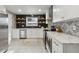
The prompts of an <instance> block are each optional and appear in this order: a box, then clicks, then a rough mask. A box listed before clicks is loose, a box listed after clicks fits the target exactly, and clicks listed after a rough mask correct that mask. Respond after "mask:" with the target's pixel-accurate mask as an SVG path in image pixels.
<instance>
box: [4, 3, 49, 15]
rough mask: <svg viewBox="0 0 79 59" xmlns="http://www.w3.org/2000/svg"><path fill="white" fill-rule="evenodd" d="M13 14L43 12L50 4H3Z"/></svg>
mask: <svg viewBox="0 0 79 59" xmlns="http://www.w3.org/2000/svg"><path fill="white" fill-rule="evenodd" d="M5 8H6V9H7V10H8V11H10V12H12V13H14V14H45V13H46V11H47V10H48V9H49V8H50V5H5Z"/></svg>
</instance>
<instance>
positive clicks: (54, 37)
mask: <svg viewBox="0 0 79 59" xmlns="http://www.w3.org/2000/svg"><path fill="white" fill-rule="evenodd" d="M47 40H48V41H46V43H47V42H49V43H52V45H51V46H50V44H48V43H47V44H46V47H47V50H48V51H49V52H52V53H79V37H76V36H72V35H69V34H66V33H61V32H52V31H47Z"/></svg>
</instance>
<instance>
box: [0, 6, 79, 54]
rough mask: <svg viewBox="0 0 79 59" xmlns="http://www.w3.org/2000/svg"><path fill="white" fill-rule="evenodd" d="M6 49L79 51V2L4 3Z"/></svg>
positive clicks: (10, 51) (25, 51)
mask: <svg viewBox="0 0 79 59" xmlns="http://www.w3.org/2000/svg"><path fill="white" fill-rule="evenodd" d="M0 8H2V10H4V9H6V11H1V10H0V11H1V13H2V14H8V24H9V25H8V46H9V47H8V50H7V51H6V53H79V14H78V10H79V6H77V5H76V6H74V5H71V6H70V5H4V6H1V7H0Z"/></svg>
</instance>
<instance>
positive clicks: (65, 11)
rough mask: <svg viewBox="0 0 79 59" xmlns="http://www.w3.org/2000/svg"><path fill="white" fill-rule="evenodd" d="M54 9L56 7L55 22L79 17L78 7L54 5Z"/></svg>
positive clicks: (54, 10)
mask: <svg viewBox="0 0 79 59" xmlns="http://www.w3.org/2000/svg"><path fill="white" fill-rule="evenodd" d="M53 7H54V8H53V20H54V21H61V20H67V19H72V18H75V17H79V6H78V5H54V6H53ZM62 17H64V18H62Z"/></svg>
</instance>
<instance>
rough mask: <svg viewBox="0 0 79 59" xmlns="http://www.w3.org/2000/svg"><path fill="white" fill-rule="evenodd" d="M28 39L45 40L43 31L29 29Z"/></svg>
mask: <svg viewBox="0 0 79 59" xmlns="http://www.w3.org/2000/svg"><path fill="white" fill-rule="evenodd" d="M27 38H43V30H42V29H27Z"/></svg>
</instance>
